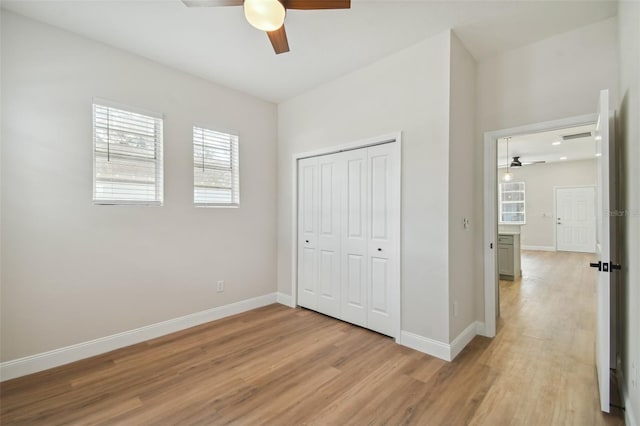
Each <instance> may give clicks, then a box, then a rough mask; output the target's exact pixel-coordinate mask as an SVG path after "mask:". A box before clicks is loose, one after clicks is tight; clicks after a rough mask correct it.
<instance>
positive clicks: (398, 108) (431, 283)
mask: <svg viewBox="0 0 640 426" xmlns="http://www.w3.org/2000/svg"><path fill="white" fill-rule="evenodd" d="M449 43H450V34H449V32H446V33H442V34H440V35H438V36H436V37H433V38H430V39H428V40H425V41H424V42H421V43H419V44H417V45H415V46H413V47H410V48H408V49H405V50H402V51H400V52H398V53H396V54H394V55H391V56H389V57H387V58H385V59H383V60H381V61H379V62H376V63H374V64H372V65H370V66H368V67H365V68H363V69H360V70H358V71H356V72H354V73H352V74H349V75H346V76H344V77H341V78H338V79H337V80H334V81H332V82H330V83H327V84H324V85H322V86H320V87H319V88H317V89H315V90H312V91H310V92H307V93H305V94H303V95H301V96H298V97H296V98H294V99H291V100H289V101H286V102H283V103H281V104H280V105H279V107H278V113H279V114H278V121H279V126H278V137H279V153H278V159H279V181H278V188H279V198H278V289H279V291H281V292H283V293H287V294H291V278H292V277H291V267H292V265H291V250H292V248H291V226H292V221H293V218H292V217H291V212H292V206H291V203H292V189H291V185H292V173H293V172H294V171H293V168H292V155H293V154H295V153H303V152H308V151H312V150H315V149H319V148H321V147H331V146H336V145H340V144H344V143H348V142H354V141H358V140H361V139H366V138H370V137H374V136H377V135H383V134H387V133H391V132H396V131H398V130H402V132H403V141H402V243H401V247H402V265H401V270H402V271H401V273H402V289H401V291H402V329H403V330H406V331H410V332H412V333H416V334H418V335H421V336H424V337H429V338H431V339H434V340H438V341H441V342H447V341H448V338H449V330H448V319H449V312H448V282H449V277H448V221H449V216H448V210H449V209H448V189H447V180H448V175H449V164H448V161H447V158H448V157H447V156H448V150H449V144H448V141H449V124H448V123H449V56H450V47H449V46H450V44H449Z"/></svg>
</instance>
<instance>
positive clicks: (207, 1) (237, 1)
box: [182, 0, 243, 7]
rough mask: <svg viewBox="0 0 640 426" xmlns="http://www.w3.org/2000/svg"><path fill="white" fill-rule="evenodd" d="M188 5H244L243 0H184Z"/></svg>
mask: <svg viewBox="0 0 640 426" xmlns="http://www.w3.org/2000/svg"><path fill="white" fill-rule="evenodd" d="M182 3H184V5H185V6H187V7H219V6H242V3H243V0H182Z"/></svg>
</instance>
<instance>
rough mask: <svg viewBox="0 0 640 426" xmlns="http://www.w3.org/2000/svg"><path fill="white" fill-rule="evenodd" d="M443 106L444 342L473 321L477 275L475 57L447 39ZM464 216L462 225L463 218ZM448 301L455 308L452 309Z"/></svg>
mask: <svg viewBox="0 0 640 426" xmlns="http://www.w3.org/2000/svg"><path fill="white" fill-rule="evenodd" d="M450 79H451V84H450V105H449V115H450V118H449V138H450V142H449V143H450V149H449V321H450V327H449V340H450V341H451V340H453V339H455V338H456V337H457V336H458V335H459V334H460V333H461V332H462V331H463V330H464V329H465V328H466V327H467V326H469V325H470V324H472V323H473V322H474V321H475V296H476V290H475V289H476V287H477V286H479V285H482V281H481V276H479V275H478V274H477V273H476V272H475V271H474V269H473V265H474V256H475V253H474V250H473V248H474V247H473V239H474V232H473V228H474V227H475V226H478V225H480V224H481V222H477V221H476V218H475V217H474V211H473V207H474V198H475V196H476V195H475V193H474V191H473V189H474V183H473V174H474V159H475V158H476V157H477V155H476V150H478V152H482V150H481V149H480V148H479V147H477V145H476V144H475V136H476V129H475V112H476V111H475V107H476V105H475V103H476V61H475V60H474V59H473V57H472V56H471V55H470V54H469V52H467V50H466V49H465V47H464V46H463V45H462V43H460V41H459V40H458V37H456V36H455V35H453V34H452V37H451V68H450ZM465 218H466V219H469V221H470V224H469V226H468V227H467V228H465V227H464V226H463V220H464V219H465ZM454 303H455V304H457V309H454Z"/></svg>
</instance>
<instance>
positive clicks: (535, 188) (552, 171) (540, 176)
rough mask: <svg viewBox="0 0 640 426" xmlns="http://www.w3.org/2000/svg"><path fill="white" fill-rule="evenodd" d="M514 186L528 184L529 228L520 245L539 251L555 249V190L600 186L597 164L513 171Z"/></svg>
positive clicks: (573, 163) (575, 163)
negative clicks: (521, 183) (517, 183)
mask: <svg viewBox="0 0 640 426" xmlns="http://www.w3.org/2000/svg"><path fill="white" fill-rule="evenodd" d="M511 172H512V173H513V181H514V182H524V183H525V188H526V189H525V190H526V196H525V205H526V212H527V224H526V225H523V226H522V227H521V236H520V238H521V239H520V244H521V245H523V246H533V247H537V248H544V247H554V246H555V227H556V222H555V220H554V214H555V212H554V197H555V193H554V187H556V186H584V185H594V186H595V184H596V161H595V159H594V160H582V161H565V162H557V163H548V164H536V165H531V166H524V167H518V168H515V167H514V168H512V169H511Z"/></svg>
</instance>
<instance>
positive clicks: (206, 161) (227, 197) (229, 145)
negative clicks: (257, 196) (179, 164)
mask: <svg viewBox="0 0 640 426" xmlns="http://www.w3.org/2000/svg"><path fill="white" fill-rule="evenodd" d="M239 189H240V185H239V171H238V135H236V134H233V133H223V132H218V131H215V130H211V129H206V128H204V127H199V126H194V127H193V202H194V203H195V204H196V205H199V206H238V205H239V204H240V193H239Z"/></svg>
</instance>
